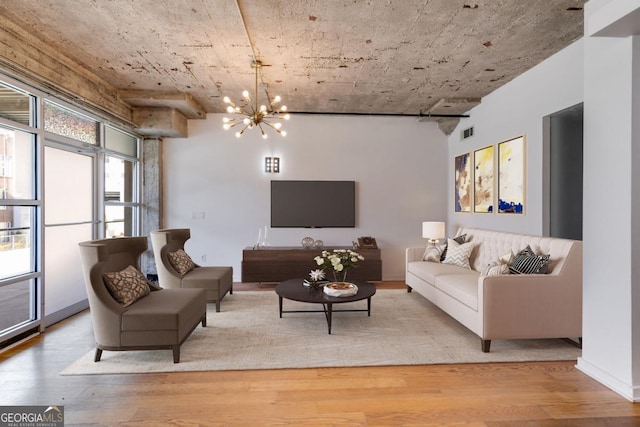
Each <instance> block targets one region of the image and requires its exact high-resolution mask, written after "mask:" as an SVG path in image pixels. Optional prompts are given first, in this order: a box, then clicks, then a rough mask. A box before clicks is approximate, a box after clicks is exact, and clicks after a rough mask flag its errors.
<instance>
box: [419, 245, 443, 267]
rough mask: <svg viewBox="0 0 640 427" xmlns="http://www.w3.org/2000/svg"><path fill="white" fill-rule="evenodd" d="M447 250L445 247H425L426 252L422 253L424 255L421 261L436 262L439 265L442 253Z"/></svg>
mask: <svg viewBox="0 0 640 427" xmlns="http://www.w3.org/2000/svg"><path fill="white" fill-rule="evenodd" d="M446 248H447V245H446V244H444V245H432V244H429V245H428V246H427V250H425V251H424V255H423V256H422V260H423V261H429V262H437V263H440V261H441V260H440V257H441V256H442V251H444V250H445V249H446Z"/></svg>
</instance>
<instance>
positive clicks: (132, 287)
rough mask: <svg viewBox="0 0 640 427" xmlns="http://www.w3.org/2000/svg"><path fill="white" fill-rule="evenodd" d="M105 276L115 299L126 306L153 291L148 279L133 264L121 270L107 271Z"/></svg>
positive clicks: (105, 281)
mask: <svg viewBox="0 0 640 427" xmlns="http://www.w3.org/2000/svg"><path fill="white" fill-rule="evenodd" d="M103 277H104V283H105V285H106V286H107V290H109V293H110V294H111V296H112V297H113V299H115V300H116V301H118V302H119V303H120V304H122V305H123V306H125V307H128V306H130V305H131V304H133V303H134V302H136V301H137V300H139V299H140V298H142V297H144V296H147V295H149V292H150V291H151V290H150V288H149V282H148V281H147V279H146V278H145V277H144V275H143V274H142V273H140V272H139V271H138V270H137V269H136V268H135V267H134V266H132V265H130V266H128V267H127V268H125V269H124V270H121V271H115V272H106V273H104V274H103Z"/></svg>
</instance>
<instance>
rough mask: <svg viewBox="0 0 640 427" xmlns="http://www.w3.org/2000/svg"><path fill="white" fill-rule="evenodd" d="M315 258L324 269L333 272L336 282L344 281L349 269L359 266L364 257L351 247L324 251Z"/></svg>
mask: <svg viewBox="0 0 640 427" xmlns="http://www.w3.org/2000/svg"><path fill="white" fill-rule="evenodd" d="M314 260H315V262H316V264H318V266H319V267H320V268H321V269H322V270H324V271H325V272H327V273H329V272H330V273H332V275H333V279H334V280H335V281H336V282H344V281H346V279H347V272H348V271H349V269H350V268H354V267H357V266H358V263H359V262H360V261H364V257H363V256H362V255H360V254H359V253H357V252H355V251H352V250H351V249H334V250H333V251H326V250H325V251H322V253H321V254H320V255H318V256H317V257H315V258H314Z"/></svg>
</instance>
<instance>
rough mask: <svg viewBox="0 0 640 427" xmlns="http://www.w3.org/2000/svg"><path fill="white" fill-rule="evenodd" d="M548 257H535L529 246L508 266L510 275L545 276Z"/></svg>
mask: <svg viewBox="0 0 640 427" xmlns="http://www.w3.org/2000/svg"><path fill="white" fill-rule="evenodd" d="M550 256H551V255H550V254H546V255H536V254H535V252H533V250H532V249H531V246H529V245H527V247H526V248H524V249H523V250H521V251H520V252H518V254H517V255H516V256H515V257H514V258H513V260H512V261H511V264H509V272H510V273H511V274H546V273H547V270H548V269H549V258H550Z"/></svg>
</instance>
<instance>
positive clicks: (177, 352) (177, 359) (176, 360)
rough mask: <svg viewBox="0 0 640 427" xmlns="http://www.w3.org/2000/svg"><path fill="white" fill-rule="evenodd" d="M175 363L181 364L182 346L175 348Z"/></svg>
mask: <svg viewBox="0 0 640 427" xmlns="http://www.w3.org/2000/svg"><path fill="white" fill-rule="evenodd" d="M173 363H180V346H179V345H176V346H173Z"/></svg>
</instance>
